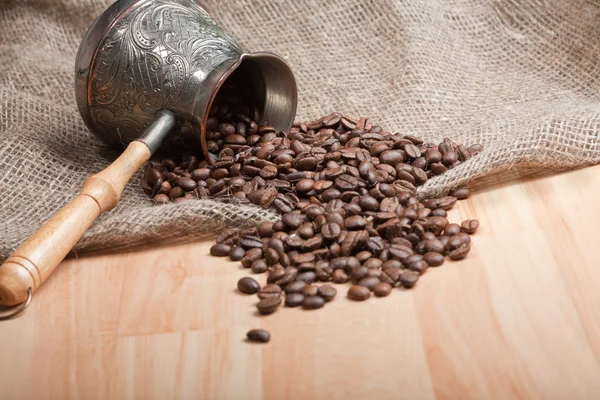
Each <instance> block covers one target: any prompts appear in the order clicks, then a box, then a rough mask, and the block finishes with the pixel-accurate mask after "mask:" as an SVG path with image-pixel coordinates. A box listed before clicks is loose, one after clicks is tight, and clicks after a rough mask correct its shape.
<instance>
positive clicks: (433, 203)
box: [425, 196, 456, 210]
mask: <svg viewBox="0 0 600 400" xmlns="http://www.w3.org/2000/svg"><path fill="white" fill-rule="evenodd" d="M455 204H456V197H452V196H446V197H441V198H436V199H428V200H426V201H425V206H426V207H427V208H431V209H432V210H433V209H435V208H443V209H444V210H449V209H451V208H452V207H454V205H455Z"/></svg>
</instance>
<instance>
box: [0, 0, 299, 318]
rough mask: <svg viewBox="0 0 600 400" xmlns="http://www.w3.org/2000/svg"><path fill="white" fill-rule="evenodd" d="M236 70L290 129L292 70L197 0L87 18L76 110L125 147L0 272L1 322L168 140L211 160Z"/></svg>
mask: <svg viewBox="0 0 600 400" xmlns="http://www.w3.org/2000/svg"><path fill="white" fill-rule="evenodd" d="M234 71H235V72H236V74H238V75H239V76H241V77H242V79H241V80H240V82H244V84H245V85H248V89H249V90H251V91H252V93H254V95H255V96H256V99H257V101H258V104H259V107H260V111H261V116H262V120H266V121H269V124H270V125H271V126H273V127H274V128H276V129H277V130H283V131H285V130H288V129H289V128H290V127H291V125H292V123H293V120H294V118H295V114H296V104H297V88H296V82H295V79H294V75H293V73H292V71H291V69H290V67H289V66H288V65H287V64H286V63H285V61H283V59H281V58H280V57H278V56H277V55H274V54H270V53H244V52H243V51H242V49H241V48H240V47H239V46H238V45H237V44H236V43H235V42H234V41H233V39H231V38H230V37H229V36H228V35H227V34H226V33H225V32H224V31H223V30H222V29H221V28H220V27H219V26H218V25H217V24H216V22H215V21H214V20H213V19H212V18H211V17H210V16H209V15H208V13H207V12H206V11H205V10H204V9H203V8H202V7H201V6H200V5H198V3H196V2H195V1H194V0H119V1H117V2H116V3H114V4H113V5H112V6H111V7H109V8H108V9H107V10H106V11H105V12H104V13H103V14H102V15H100V16H99V17H98V18H97V19H96V20H95V21H94V22H93V24H92V25H91V27H90V28H89V30H88V32H87V33H86V34H85V37H84V38H83V41H82V43H81V46H80V48H79V52H78V54H77V59H76V65H75V97H76V101H77V106H78V107H79V111H80V113H81V115H82V117H83V120H84V121H85V123H86V125H87V126H88V128H89V129H90V130H91V131H92V132H93V133H94V134H95V135H96V136H98V137H99V138H101V139H102V140H103V141H105V142H106V143H107V144H109V145H111V146H114V147H121V148H123V147H126V148H125V150H124V152H123V153H122V154H121V155H120V156H119V158H117V160H115V161H114V162H113V163H112V164H111V165H110V166H109V167H107V168H106V169H105V170H103V171H101V172H100V173H98V174H96V175H93V176H91V177H89V178H88V179H86V181H85V182H84V183H83V187H82V190H81V192H80V193H79V195H78V196H77V197H76V198H75V199H73V200H72V201H71V202H70V203H69V204H67V205H66V206H65V207H64V208H62V209H61V210H59V211H58V212H57V213H56V214H55V215H53V216H52V217H51V218H50V219H49V220H48V221H47V222H46V223H45V224H44V225H43V226H42V227H41V228H40V229H39V230H38V231H37V232H36V233H35V234H34V235H33V236H32V237H31V238H29V239H28V240H27V241H26V242H25V243H23V244H22V245H21V246H20V247H19V248H18V249H17V250H16V251H15V252H14V254H12V255H11V256H10V257H9V258H8V259H7V260H6V261H5V263H4V264H2V266H0V306H4V307H7V306H15V307H14V308H12V309H11V310H9V311H8V314H5V315H3V316H2V317H0V319H6V318H10V317H12V316H14V315H16V314H18V313H19V312H21V311H22V310H23V309H25V307H27V305H29V303H30V302H31V298H32V295H33V292H35V291H36V290H37V289H38V288H39V287H40V286H41V285H42V284H43V282H44V281H45V280H46V279H47V278H48V276H49V275H50V274H51V273H52V272H53V271H54V269H55V268H56V267H57V266H58V264H60V262H61V261H62V260H63V259H64V258H65V257H66V256H67V254H68V253H69V252H70V251H71V250H72V248H73V246H74V245H75V244H76V243H77V242H78V241H79V239H81V237H82V236H83V235H84V234H85V232H86V231H87V230H88V229H89V227H90V226H91V225H92V224H93V222H94V221H95V220H96V218H97V217H98V216H99V215H100V214H101V213H103V212H105V211H108V210H110V209H112V208H114V207H115V206H116V205H117V202H118V200H119V197H120V196H121V193H122V191H123V189H124V187H125V185H126V184H127V182H128V181H129V180H130V179H131V177H132V176H133V175H134V174H135V173H136V171H138V170H139V168H141V167H142V166H143V165H144V163H146V162H147V161H148V160H149V159H150V157H151V155H152V154H153V153H154V152H155V151H157V149H158V148H159V147H160V146H161V143H162V142H163V140H164V139H165V138H166V137H167V136H169V135H171V134H173V135H176V136H177V137H178V138H179V142H182V143H185V144H186V145H187V146H188V147H189V148H190V149H193V150H196V151H197V152H200V151H201V152H202V153H203V155H204V157H205V158H206V159H207V160H208V162H211V161H212V160H214V157H215V156H216V155H214V154H210V153H209V152H208V151H207V146H206V131H205V125H206V120H207V118H208V112H209V109H210V107H211V104H212V101H213V99H214V98H215V95H216V94H217V92H218V90H219V88H220V87H221V85H222V84H223V83H224V82H225V81H226V80H227V78H228V77H230V76H231V74H232V73H233V72H234Z"/></svg>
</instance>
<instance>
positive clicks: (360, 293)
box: [348, 285, 371, 301]
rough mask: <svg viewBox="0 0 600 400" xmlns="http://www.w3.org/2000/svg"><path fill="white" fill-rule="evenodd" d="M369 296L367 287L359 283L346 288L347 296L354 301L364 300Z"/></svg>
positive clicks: (369, 292)
mask: <svg viewBox="0 0 600 400" xmlns="http://www.w3.org/2000/svg"><path fill="white" fill-rule="evenodd" d="M369 297H371V291H370V290H369V288H367V287H365V286H360V285H354V286H352V287H350V289H348V298H349V299H350V300H355V301H364V300H367V299H368V298H369Z"/></svg>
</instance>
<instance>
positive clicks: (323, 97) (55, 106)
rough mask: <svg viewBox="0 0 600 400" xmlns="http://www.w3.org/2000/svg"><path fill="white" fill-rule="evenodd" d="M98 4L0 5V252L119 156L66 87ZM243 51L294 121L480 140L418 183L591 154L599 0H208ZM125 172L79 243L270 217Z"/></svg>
mask: <svg viewBox="0 0 600 400" xmlns="http://www.w3.org/2000/svg"><path fill="white" fill-rule="evenodd" d="M109 4H110V1H107V0H14V1H12V0H8V1H7V0H3V1H2V3H1V4H0V138H1V140H0V259H4V258H5V257H7V256H8V254H9V253H10V252H11V251H12V250H14V249H15V248H16V247H17V246H18V245H19V244H20V243H21V242H22V241H23V240H25V239H26V238H27V237H28V236H30V235H31V234H32V233H33V232H34V231H35V230H36V229H37V228H38V227H39V226H40V224H42V223H43V222H44V221H45V220H47V219H48V218H49V217H50V216H51V215H52V214H53V213H54V212H56V211H57V210H58V209H59V208H60V207H62V206H63V205H65V204H66V203H67V202H68V201H69V200H70V199H71V198H73V197H74V196H75V195H76V194H77V192H78V191H79V189H80V186H81V183H82V182H83V180H84V179H85V178H86V177H87V176H88V175H90V174H92V173H94V172H97V171H99V170H101V169H102V168H104V167H105V166H107V165H108V164H109V163H110V162H111V160H112V159H114V158H115V157H116V156H117V153H115V152H114V151H112V150H110V149H107V148H106V147H105V146H104V145H103V143H101V142H100V141H99V140H98V139H96V138H95V137H93V136H92V135H91V134H90V133H89V132H88V131H87V129H86V128H85V127H84V124H83V122H82V120H81V118H80V116H79V114H78V111H77V109H76V105H75V102H74V96H73V65H74V58H75V53H76V50H77V47H78V45H79V41H80V39H81V37H82V35H83V33H84V32H85V30H86V29H87V27H88V26H89V24H90V23H91V22H92V20H93V19H94V18H95V17H96V16H97V15H98V14H99V13H101V12H102V11H103V10H104V9H105V8H106V7H107V6H108V5H109ZM204 6H205V7H206V8H207V10H208V11H209V12H210V13H211V14H212V15H213V17H214V18H215V19H216V20H217V21H219V22H220V23H221V25H222V26H223V27H224V28H225V29H226V30H227V31H228V32H229V33H230V34H231V35H232V36H233V37H234V38H236V39H237V40H238V42H239V43H240V44H241V45H242V46H244V47H245V48H246V49H248V50H253V51H254V50H268V51H272V52H275V53H278V54H280V55H282V56H284V57H285V58H286V59H287V60H288V61H289V63H290V64H291V66H292V68H293V69H294V71H295V74H296V77H297V80H298V83H299V89H300V93H299V94H300V102H299V107H298V116H297V119H298V120H306V119H310V118H315V117H320V116H321V115H324V114H326V113H330V112H332V111H340V112H343V113H346V114H348V115H352V116H356V117H361V116H368V117H372V118H373V120H374V121H375V122H377V123H379V124H380V125H382V126H384V127H385V128H387V129H388V130H391V131H394V132H395V131H399V132H407V133H408V132H410V133H412V134H415V135H418V136H423V137H425V138H428V139H437V140H439V139H442V138H443V137H450V138H452V139H455V140H458V141H462V142H466V143H467V144H472V143H476V142H479V143H482V144H484V145H485V150H484V151H483V152H482V153H481V154H479V155H478V156H477V157H476V158H474V159H471V160H470V161H469V162H467V163H464V164H462V165H461V166H460V167H458V168H456V169H454V170H452V171H450V172H449V173H447V174H445V175H444V176H442V177H438V178H436V179H433V180H431V181H430V182H428V183H427V185H425V186H424V187H423V188H422V190H421V193H422V194H424V195H433V194H436V193H439V192H440V191H443V190H445V189H448V188H451V187H455V186H457V185H460V184H464V183H466V182H469V181H472V180H474V179H477V178H483V177H486V176H490V175H491V174H494V175H495V176H496V177H499V178H503V177H504V176H506V174H505V172H506V171H508V170H509V169H510V168H511V167H514V166H515V165H527V166H528V167H530V168H529V170H530V171H540V170H541V171H557V170H560V169H564V168H572V167H577V166H583V165H587V164H591V163H595V162H597V161H599V160H600V143H599V139H598V131H599V129H600V127H599V124H600V96H599V94H600V88H599V83H600V82H599V78H600V5H599V3H598V1H597V0H568V1H566V0H429V1H418V0H407V1H404V0H371V1H350V0H320V1H318V0H277V1H273V0H254V1H249V0H245V1H242V0H238V1H233V0H225V1H224V0H206V1H205V2H204ZM138 179H139V177H136V178H135V179H133V180H132V182H131V183H130V185H129V186H128V188H127V189H126V191H125V193H124V196H123V198H122V200H121V203H120V205H119V206H118V208H117V209H115V210H114V211H112V212H111V213H109V214H107V215H105V216H103V217H102V218H101V219H100V220H99V221H98V222H97V223H96V224H95V225H94V226H93V228H92V229H91V230H90V231H89V232H88V234H87V235H86V236H85V238H84V239H83V240H82V241H81V242H80V243H79V244H78V246H77V251H78V252H80V253H81V252H90V251H98V250H103V251H105V250H115V249H122V248H130V247H134V246H140V245H143V244H149V243H155V242H157V241H158V242H162V243H169V242H172V241H176V240H190V239H193V238H197V237H200V236H202V235H205V234H207V233H210V232H215V231H218V230H219V229H221V228H222V227H223V226H225V225H233V224H245V223H246V224H247V223H255V222H257V221H259V220H263V219H265V218H270V217H271V218H272V217H273V216H274V214H272V213H269V212H265V211H262V210H259V209H257V208H254V207H251V206H247V207H245V206H244V207H240V206H239V205H236V206H235V207H232V206H230V205H227V204H223V203H218V202H214V201H206V200H205V201H190V202H187V203H179V204H172V205H166V206H155V205H153V204H152V203H151V202H150V201H149V200H148V199H147V198H146V197H145V195H144V194H143V193H142V191H141V189H140V188H139V180H138Z"/></svg>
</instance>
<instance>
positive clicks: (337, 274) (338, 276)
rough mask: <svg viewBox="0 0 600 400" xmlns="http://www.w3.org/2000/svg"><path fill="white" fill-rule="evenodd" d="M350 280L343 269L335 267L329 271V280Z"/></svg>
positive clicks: (344, 281) (342, 281)
mask: <svg viewBox="0 0 600 400" xmlns="http://www.w3.org/2000/svg"><path fill="white" fill-rule="evenodd" d="M349 280H350V277H349V276H348V275H347V274H346V272H345V271H344V270H343V269H335V270H333V272H332V273H331V281H332V282H333V283H346V282H348V281H349Z"/></svg>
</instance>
